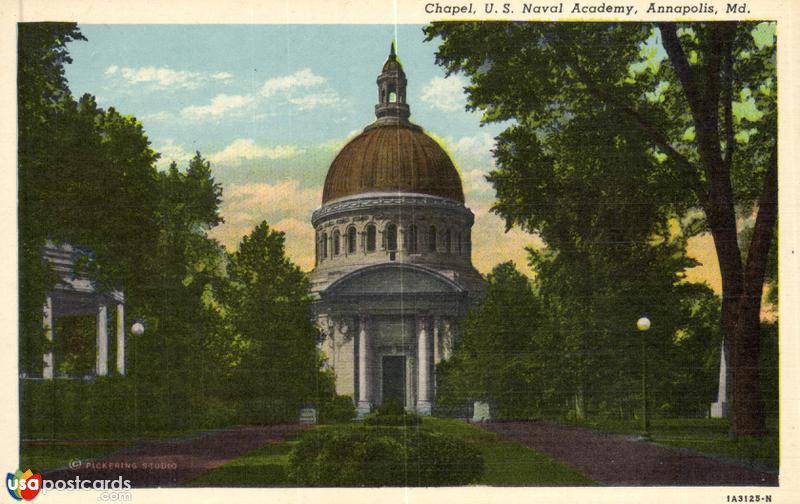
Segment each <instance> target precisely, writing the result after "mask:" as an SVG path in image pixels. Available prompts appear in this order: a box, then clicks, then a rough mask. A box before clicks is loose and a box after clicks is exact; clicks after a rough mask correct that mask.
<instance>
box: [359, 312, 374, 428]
mask: <svg viewBox="0 0 800 504" xmlns="http://www.w3.org/2000/svg"><path fill="white" fill-rule="evenodd" d="M367 324H368V320H367V316H366V315H361V316H359V318H358V416H360V417H361V416H364V415H366V414H368V413H369V412H370V410H371V406H372V405H371V404H370V401H371V399H372V398H371V394H370V387H371V385H372V384H371V383H370V382H371V380H370V368H371V367H372V366H371V365H370V359H371V358H372V356H371V355H370V344H369V341H368V336H367Z"/></svg>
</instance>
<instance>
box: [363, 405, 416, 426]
mask: <svg viewBox="0 0 800 504" xmlns="http://www.w3.org/2000/svg"><path fill="white" fill-rule="evenodd" d="M363 421H364V424H366V425H394V426H402V427H409V426H414V425H419V424H421V423H422V417H421V416H419V415H417V414H416V413H413V412H411V411H406V410H405V408H404V407H403V405H402V404H401V403H400V401H398V400H396V399H390V400H387V401H384V402H382V403H381V404H380V406H378V408H377V409H376V410H375V411H374V412H373V413H372V414H371V415H367V416H366V417H364V420H363Z"/></svg>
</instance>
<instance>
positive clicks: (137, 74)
mask: <svg viewBox="0 0 800 504" xmlns="http://www.w3.org/2000/svg"><path fill="white" fill-rule="evenodd" d="M105 75H106V76H108V77H119V78H121V79H122V80H124V81H125V82H126V83H128V84H131V85H141V84H144V85H149V86H150V87H152V88H154V89H197V88H199V87H201V86H203V85H204V84H206V83H207V82H208V81H209V80H214V81H225V82H227V81H230V80H231V79H233V75H232V74H230V73H228V72H216V73H212V74H204V73H200V72H192V71H189V70H174V69H172V68H169V67H155V66H146V67H139V68H131V67H120V66H117V65H111V66H110V67H108V68H107V69H106V71H105Z"/></svg>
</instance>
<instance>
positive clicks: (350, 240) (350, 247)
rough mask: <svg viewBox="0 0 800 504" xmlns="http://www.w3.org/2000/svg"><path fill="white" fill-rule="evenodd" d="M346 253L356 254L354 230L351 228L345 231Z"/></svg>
mask: <svg viewBox="0 0 800 504" xmlns="http://www.w3.org/2000/svg"><path fill="white" fill-rule="evenodd" d="M347 253H348V254H355V253H356V228H354V227H352V226H351V227H349V228H348V229H347Z"/></svg>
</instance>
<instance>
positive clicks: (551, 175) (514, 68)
mask: <svg viewBox="0 0 800 504" xmlns="http://www.w3.org/2000/svg"><path fill="white" fill-rule="evenodd" d="M426 34H427V38H428V40H432V39H433V38H435V37H441V38H442V44H441V45H440V47H439V49H438V52H437V56H436V57H437V62H438V63H439V64H441V65H442V66H444V67H445V68H446V69H447V71H448V72H449V73H452V72H459V71H460V72H464V73H465V74H466V75H467V76H469V77H470V79H471V85H470V86H468V87H467V88H466V90H467V93H468V96H469V103H468V106H469V108H471V109H482V110H483V111H484V116H483V120H484V121H485V122H493V121H506V120H513V121H514V124H513V125H512V126H511V127H509V128H508V129H507V130H506V131H505V132H504V133H503V134H502V135H501V137H500V139H499V145H498V169H497V170H496V171H495V172H493V173H492V175H491V177H490V181H491V182H492V183H493V184H494V186H495V189H496V190H497V192H498V202H497V204H496V206H495V210H496V211H497V213H499V214H500V215H501V216H503V217H504V218H505V219H506V223H507V225H508V226H511V225H520V226H521V227H523V228H524V229H527V230H529V231H540V230H541V228H542V227H544V226H545V224H546V223H550V214H549V212H548V210H549V209H552V208H554V206H553V205H560V204H565V203H567V204H569V203H571V204H574V205H577V204H578V203H579V202H580V201H581V200H582V199H586V198H592V197H599V198H601V199H603V200H605V201H606V202H607V204H609V205H616V204H617V202H615V200H614V199H612V198H611V197H610V196H609V195H606V194H603V193H602V192H600V193H597V192H595V191H592V188H591V187H587V186H581V185H578V186H567V185H562V184H561V183H560V182H561V180H560V179H559V176H560V173H559V172H558V171H556V170H555V168H557V167H559V166H561V167H562V168H563V169H564V170H568V169H573V170H584V171H590V170H593V169H597V168H598V164H597V163H594V162H593V157H594V156H595V155H597V154H600V155H603V156H605V157H606V158H609V157H612V156H614V155H617V156H618V158H617V164H618V167H617V168H616V169H613V170H612V171H611V173H612V174H614V175H617V176H618V175H619V173H620V171H623V172H627V174H629V175H631V176H633V177H638V178H644V179H645V180H647V181H648V182H649V183H648V184H647V186H646V187H647V188H648V189H652V190H653V191H652V192H650V191H646V192H645V194H644V195H643V198H644V199H638V201H640V202H641V201H644V202H647V203H648V205H652V206H653V208H654V209H655V210H656V212H655V213H652V214H650V215H647V214H645V215H644V216H643V217H646V219H645V220H644V221H643V223H642V226H643V228H645V229H646V228H648V227H651V225H652V223H653V222H654V221H655V220H660V221H662V222H663V220H664V217H666V216H669V215H672V216H674V217H678V218H685V217H686V216H687V212H688V211H689V210H690V209H699V210H701V211H702V215H703V222H702V227H700V226H698V225H697V223H696V222H695V223H693V225H692V226H686V227H685V228H684V231H690V230H693V231H694V232H697V231H698V230H701V229H707V230H708V231H709V232H710V233H711V236H712V237H713V240H714V245H715V248H716V253H717V257H718V259H719V263H720V273H721V276H722V326H723V329H724V334H725V336H726V337H725V340H726V345H727V346H728V347H729V348H730V350H731V352H730V353H729V355H731V356H732V366H731V367H732V368H733V369H734V370H735V372H734V377H733V394H734V395H733V397H734V406H733V421H732V424H731V428H732V433H733V434H735V435H738V436H757V435H761V434H763V433H764V414H763V407H762V404H761V400H760V395H759V394H760V391H759V378H758V360H759V347H758V342H759V317H760V311H761V292H762V286H763V283H764V275H765V269H766V264H767V257H768V254H769V250H770V247H771V244H772V241H773V240H772V238H773V234H774V230H775V227H776V220H777V143H776V142H777V136H776V127H777V126H776V114H777V106H776V104H777V102H776V79H775V43H774V23H737V22H724V23H691V24H675V23H659V24H658V25H657V26H656V25H651V24H633V23H614V24H598V23H592V24H577V23H434V24H433V25H431V26H429V27H427V28H426ZM662 48H663V51H662ZM664 56H666V58H667V59H668V62H669V64H668V65H667V64H661V61H662V59H663V58H664ZM604 131H613V132H614V135H613V138H612V141H611V142H610V143H608V144H607V145H606V147H605V149H603V151H598V149H596V148H595V147H596V142H591V141H588V142H585V143H584V142H575V141H574V140H575V139H576V138H580V135H577V134H576V132H582V133H583V134H584V136H585V137H587V138H592V137H594V136H596V135H601V134H602V133H603V132H604ZM570 140H573V141H571V142H570ZM568 146H569V149H568V148H567V147H568ZM503 152H505V153H507V155H508V158H509V159H514V160H516V164H515V165H512V164H511V163H509V162H507V161H505V160H503V159H502V158H501V153H503ZM603 152H604V154H603ZM643 154H649V158H650V159H647V160H645V159H643ZM576 161H577V162H576ZM604 165H605V168H611V167H612V163H604ZM568 167H571V168H568ZM599 167H600V168H602V167H603V166H599ZM523 168H524V170H526V171H524V170H523ZM512 180H513V181H516V182H517V184H518V185H517V186H516V187H514V186H513V184H512V183H511V181H512ZM613 180H614V181H615V182H623V183H624V177H622V178H618V177H617V178H614V179H613ZM610 185H611V184H604V186H603V187H604V188H608V187H610ZM615 195H616V193H615ZM639 195H640V196H641V193H639ZM635 201H637V200H635V199H630V200H628V199H625V200H623V201H622V203H623V204H624V203H625V202H635ZM619 206H620V208H621V209H622V210H623V211H622V212H620V213H621V215H625V213H626V208H625V207H623V206H622V205H619ZM628 208H630V207H628ZM753 208H757V210H756V212H757V213H756V218H755V224H754V231H753V234H752V239H751V241H750V244H749V246H748V248H747V253H746V254H743V253H742V250H741V249H740V247H739V245H738V243H737V222H736V219H737V210H738V211H739V214H738V215H739V216H742V215H743V216H745V217H746V216H747V215H748V214H749V212H750V211H751V209H753ZM636 217H637V218H632V219H629V220H628V222H627V223H625V225H632V226H637V225H638V224H639V219H638V217H642V216H640V215H637V216H636ZM647 218H649V219H653V220H650V221H649V222H648V220H647ZM553 224H556V226H553V227H557V223H553ZM604 225H605V224H604ZM609 229H612V228H611V227H609ZM557 232H558V231H557V230H555V231H553V233H552V234H557ZM545 241H547V238H545Z"/></svg>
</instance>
